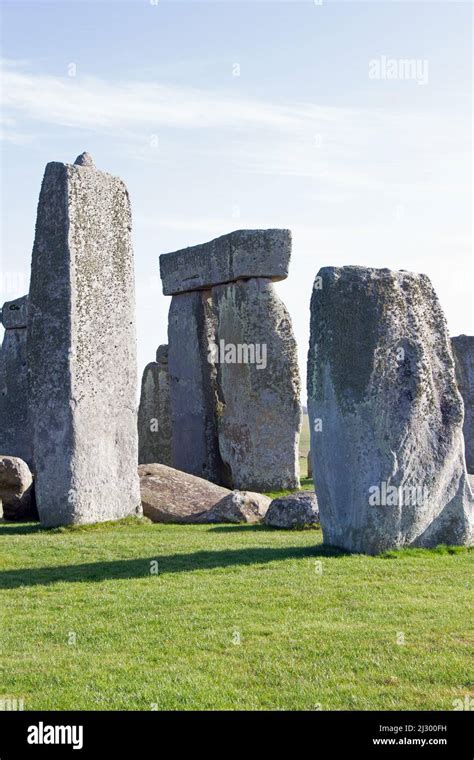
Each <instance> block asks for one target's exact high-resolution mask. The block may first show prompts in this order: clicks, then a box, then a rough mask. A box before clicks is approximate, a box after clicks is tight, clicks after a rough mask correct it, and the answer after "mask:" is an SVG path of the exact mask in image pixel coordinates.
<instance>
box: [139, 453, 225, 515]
mask: <svg viewBox="0 0 474 760" xmlns="http://www.w3.org/2000/svg"><path fill="white" fill-rule="evenodd" d="M138 472H139V475H140V491H141V498H142V506H143V513H144V515H145V516H146V517H149V518H150V520H153V522H172V523H186V522H194V520H195V518H196V517H198V516H200V515H202V513H203V512H205V511H207V510H209V509H211V508H212V507H214V506H215V505H216V504H217V503H218V502H219V501H221V500H222V499H223V498H224V497H225V496H228V495H229V494H230V493H231V491H229V490H228V489H227V488H222V487H221V486H217V485H215V484H214V483H210V482H209V481H208V480H204V479H203V478H198V477H196V476H195V475H189V474H188V473H186V472H181V471H180V470H175V469H173V468H172V467H167V466H166V465H164V464H141V465H140V466H139V468H138Z"/></svg>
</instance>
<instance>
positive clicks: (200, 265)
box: [160, 229, 291, 296]
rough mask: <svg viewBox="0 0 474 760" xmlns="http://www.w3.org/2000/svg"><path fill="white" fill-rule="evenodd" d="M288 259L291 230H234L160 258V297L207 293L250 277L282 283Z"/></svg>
mask: <svg viewBox="0 0 474 760" xmlns="http://www.w3.org/2000/svg"><path fill="white" fill-rule="evenodd" d="M290 256H291V232H290V230H284V229H270V230H236V231H235V232H230V233H229V234H228V235H222V237H218V238H216V239H215V240H211V241H210V242H209V243H202V244H201V245H195V246H192V247H191V248H183V249H182V250H180V251H174V252H173V253H163V254H161V256H160V274H161V279H162V281H163V293H164V294H165V296H171V295H176V294H178V293H185V292H188V291H193V290H206V289H207V288H210V287H212V286H213V285H222V284H224V283H227V282H235V281H236V280H241V279H249V278H251V277H264V278H267V279H269V280H273V281H274V282H277V281H279V280H284V279H285V278H286V277H287V276H288V267H289V263H290Z"/></svg>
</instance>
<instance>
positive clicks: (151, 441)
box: [138, 345, 172, 467]
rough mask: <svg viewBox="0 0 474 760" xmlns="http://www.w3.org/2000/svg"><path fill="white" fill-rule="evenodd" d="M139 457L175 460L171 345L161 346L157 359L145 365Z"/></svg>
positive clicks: (159, 461)
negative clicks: (170, 378) (172, 423)
mask: <svg viewBox="0 0 474 760" xmlns="http://www.w3.org/2000/svg"><path fill="white" fill-rule="evenodd" d="M138 461H139V463H140V464H166V465H168V467H170V466H171V464H172V453H171V407H170V382H169V372H168V346H167V345H162V346H159V347H158V350H157V352H156V362H150V364H147V366H146V367H145V370H144V372H143V377H142V387H141V394H140V406H139V408H138Z"/></svg>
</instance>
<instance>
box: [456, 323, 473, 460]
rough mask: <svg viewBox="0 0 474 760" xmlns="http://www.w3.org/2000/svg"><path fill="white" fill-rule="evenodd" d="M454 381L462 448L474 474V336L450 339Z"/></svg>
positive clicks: (459, 336)
mask: <svg viewBox="0 0 474 760" xmlns="http://www.w3.org/2000/svg"><path fill="white" fill-rule="evenodd" d="M451 345H452V347H453V354H454V363H455V366H456V380H457V384H458V388H459V391H460V393H461V396H462V398H463V401H464V424H463V428H462V431H463V435H464V447H465V453H466V466H467V471H468V472H470V473H474V336H473V335H458V336H457V337H456V338H451Z"/></svg>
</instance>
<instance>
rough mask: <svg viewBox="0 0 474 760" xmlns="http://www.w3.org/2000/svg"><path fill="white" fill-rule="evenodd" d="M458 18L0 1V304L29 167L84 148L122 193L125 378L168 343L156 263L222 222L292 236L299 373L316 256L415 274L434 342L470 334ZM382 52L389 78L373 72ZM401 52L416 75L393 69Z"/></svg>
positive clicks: (32, 207)
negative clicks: (126, 209) (129, 236)
mask: <svg viewBox="0 0 474 760" xmlns="http://www.w3.org/2000/svg"><path fill="white" fill-rule="evenodd" d="M471 16H472V8H471V4H470V3H468V2H460V3H456V2H451V3H449V2H422V3H416V2H389V3H384V2H365V3H358V2H357V3H356V2H330V1H329V0H323V3H322V5H318V4H317V3H315V2H314V1H313V0H307V1H306V2H271V0H268V1H266V0H260V1H254V2H246V3H242V2H235V3H234V2H226V1H225V0H221V2H217V3H211V2H198V1H196V2H186V1H185V0H183V1H182V2H180V1H179V0H178V1H174V2H166V0H159V1H158V3H157V4H152V3H150V2H148V0H136V2H91V3H88V2H61V3H60V2H56V3H44V2H41V1H40V2H34V3H28V2H22V1H21V0H20V2H18V0H15V2H5V3H3V8H2V22H3V23H2V56H3V63H2V80H1V81H2V102H3V107H2V142H1V150H2V154H1V159H2V164H1V190H2V196H1V201H0V203H1V216H2V230H1V243H2V248H1V279H0V291H1V293H0V300H2V302H3V301H4V300H6V299H11V298H15V297H17V296H20V295H23V294H24V293H25V292H26V291H27V288H28V275H29V265H30V256H31V248H32V243H33V236H34V224H35V214H36V204H37V200H38V193H39V189H40V184H41V179H42V175H43V171H44V166H45V164H46V163H47V162H48V161H52V160H58V161H69V162H72V161H74V159H75V157H76V155H77V154H78V153H80V152H82V151H83V150H88V151H89V152H90V153H91V154H92V155H93V157H94V160H95V163H96V166H97V167H98V168H100V169H103V170H105V171H108V172H110V173H112V174H118V175H120V176H121V177H122V178H123V179H124V180H125V182H126V184H127V186H128V188H129V191H130V195H131V199H132V208H133V215H134V248H135V261H136V287H137V329H138V359H139V372H140V374H141V371H142V369H143V367H144V365H145V364H146V363H147V362H149V361H151V360H153V358H154V354H155V351H156V347H157V346H158V344H160V343H163V342H166V326H167V311H168V307H169V299H168V298H166V297H165V296H163V295H162V293H161V285H160V280H159V273H158V256H159V254H160V253H162V252H167V251H172V250H175V249H177V248H182V247H185V246H187V245H194V244H197V243H200V242H205V241H206V240H210V239H212V238H213V237H216V236H217V235H220V234H224V233H226V232H230V231H231V230H233V229H239V228H260V227H262V228H263V227H289V228H290V229H291V230H292V232H293V256H292V263H291V267H290V277H289V278H288V280H286V281H285V282H283V283H279V284H278V285H277V289H278V292H279V293H280V295H281V297H282V298H283V300H284V301H285V303H286V304H287V306H288V308H289V310H290V313H291V316H292V319H293V324H294V328H295V332H296V337H297V340H298V345H299V357H300V365H301V370H302V376H303V378H302V379H303V381H304V380H305V372H306V369H305V364H306V353H307V345H308V328H309V299H310V295H311V287H312V281H313V279H314V276H315V275H316V273H317V271H318V269H319V268H320V267H321V266H326V265H331V264H335V265H343V264H363V265H368V266H376V267H390V268H394V269H411V270H414V271H420V272H425V273H427V274H428V275H429V276H430V277H431V279H432V281H433V284H434V286H435V288H436V291H437V293H438V295H439V297H440V299H441V303H442V305H443V308H444V310H445V313H446V316H447V319H448V324H449V328H450V331H451V333H452V334H453V335H456V334H459V333H461V332H464V333H472V330H473V325H472V295H471V290H472V187H471V179H472V177H471V172H472V168H471V166H472V165H471V161H472V159H471V149H472V145H471V143H472V134H471V133H472V80H471V56H472V42H471V39H472V20H471ZM383 60H385V62H387V61H395V66H396V68H395V76H394V77H393V78H390V79H388V78H384V75H383V73H379V78H373V77H371V76H370V74H369V72H370V70H371V69H370V67H371V65H372V66H373V63H372V64H371V62H373V61H376V65H377V66H379V65H380V69H379V72H383V71H385V73H386V68H385V69H383V63H382V61H383ZM404 60H410V61H411V60H413V61H414V62H415V64H417V65H418V67H419V68H418V71H419V72H420V75H416V73H415V74H414V73H413V72H414V71H415V72H416V69H412V70H411V71H412V75H411V78H410V77H408V78H403V77H402V73H401V68H400V67H399V68H397V67H398V66H399V62H400V61H404ZM421 71H423V72H424V76H423V77H422V76H421ZM71 74H73V76H71ZM236 74H239V75H238V76H237V75H236Z"/></svg>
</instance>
